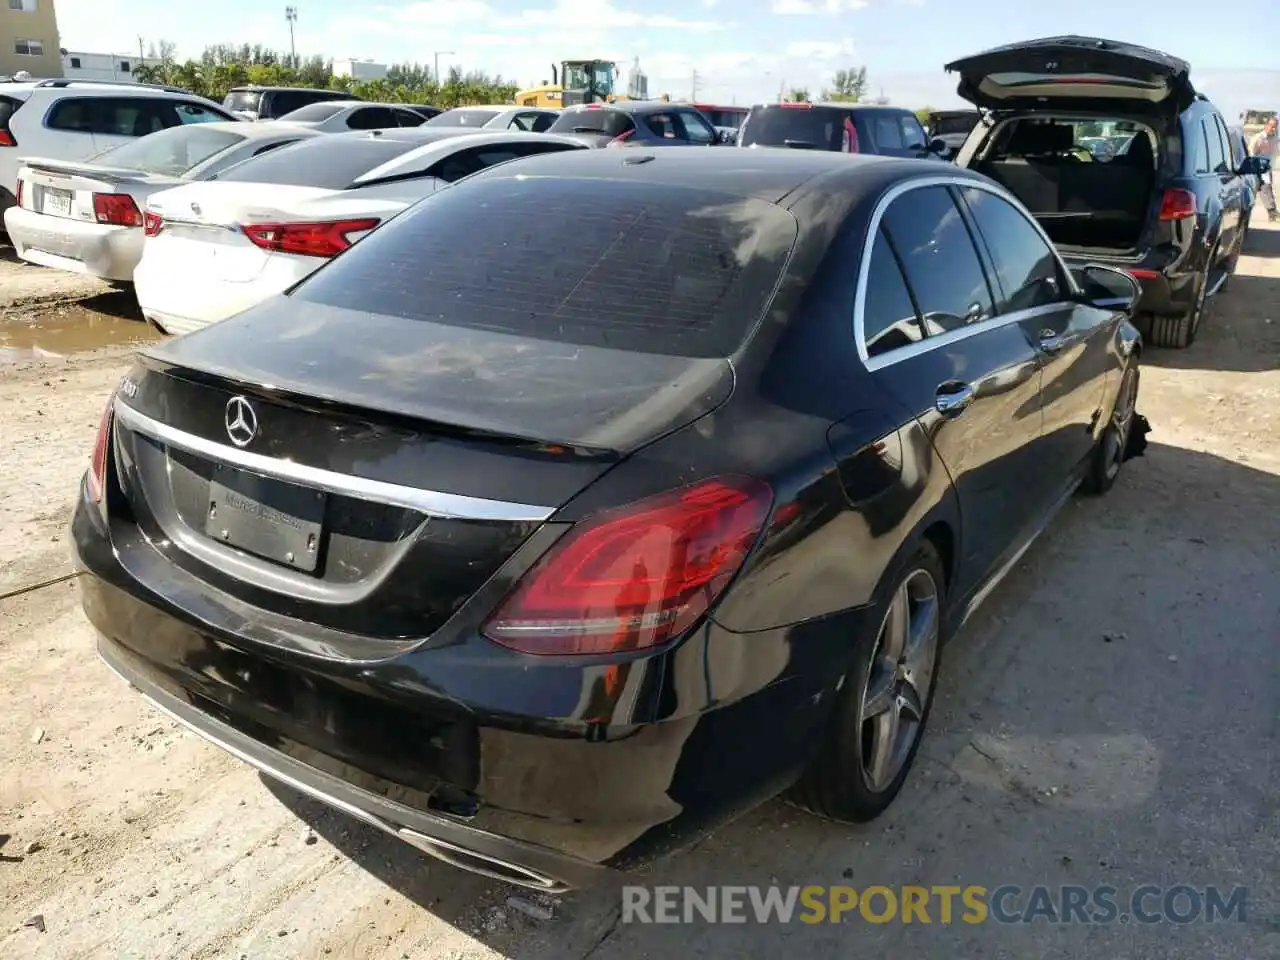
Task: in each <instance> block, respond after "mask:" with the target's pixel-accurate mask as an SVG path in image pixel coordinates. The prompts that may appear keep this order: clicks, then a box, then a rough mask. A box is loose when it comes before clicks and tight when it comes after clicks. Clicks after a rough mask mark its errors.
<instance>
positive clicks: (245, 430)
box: [223, 397, 258, 447]
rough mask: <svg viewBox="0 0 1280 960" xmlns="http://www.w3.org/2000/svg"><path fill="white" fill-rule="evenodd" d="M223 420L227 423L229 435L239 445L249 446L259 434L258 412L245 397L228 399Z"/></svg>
mask: <svg viewBox="0 0 1280 960" xmlns="http://www.w3.org/2000/svg"><path fill="white" fill-rule="evenodd" d="M223 422H224V423H226V425H227V436H228V437H230V438H231V442H232V443H234V444H235V445H236V446H237V447H247V446H248V445H249V443H250V441H252V440H253V438H254V437H256V436H257V435H258V414H257V413H255V412H254V409H253V407H252V406H251V405H250V403H249V401H248V400H246V399H245V398H244V397H232V398H231V399H230V400H228V401H227V411H226V414H225V415H224V416H223Z"/></svg>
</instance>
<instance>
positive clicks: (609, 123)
mask: <svg viewBox="0 0 1280 960" xmlns="http://www.w3.org/2000/svg"><path fill="white" fill-rule="evenodd" d="M635 128H636V125H635V124H634V123H633V122H632V121H631V118H630V117H629V116H627V115H626V114H625V113H623V112H622V111H621V110H566V111H565V112H564V113H562V114H560V116H559V117H557V118H556V122H555V123H553V124H552V125H551V126H549V127H548V128H547V133H598V134H600V135H601V136H605V137H620V136H622V135H623V134H624V133H630V132H631V131H633V130H635Z"/></svg>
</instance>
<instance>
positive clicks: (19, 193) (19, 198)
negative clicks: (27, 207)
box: [13, 177, 22, 206]
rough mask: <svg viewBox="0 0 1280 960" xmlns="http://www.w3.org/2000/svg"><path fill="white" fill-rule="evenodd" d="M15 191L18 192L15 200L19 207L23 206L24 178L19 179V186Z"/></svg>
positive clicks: (14, 196)
mask: <svg viewBox="0 0 1280 960" xmlns="http://www.w3.org/2000/svg"><path fill="white" fill-rule="evenodd" d="M15 189H16V190H17V192H16V193H15V194H14V195H13V199H14V201H15V202H16V203H17V204H18V206H22V177H18V186H17V187H16V188H15Z"/></svg>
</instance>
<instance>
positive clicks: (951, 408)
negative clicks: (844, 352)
mask: <svg viewBox="0 0 1280 960" xmlns="http://www.w3.org/2000/svg"><path fill="white" fill-rule="evenodd" d="M873 226H874V227H875V230H876V232H875V234H874V236H873V238H872V242H871V243H870V251H869V254H868V253H864V255H863V263H862V265H861V275H860V278H859V289H860V291H862V290H865V291H866V293H865V295H863V296H860V298H859V305H858V309H859V315H858V316H857V317H856V318H855V330H856V336H857V338H858V351H859V354H860V355H861V356H862V357H863V359H864V361H865V362H866V365H867V368H868V369H869V370H870V371H871V373H872V376H873V377H874V378H875V379H876V381H877V382H878V383H879V384H880V385H881V386H882V387H883V388H884V389H885V390H886V391H887V392H888V393H889V394H890V395H892V396H893V397H895V398H897V399H898V400H899V401H900V402H901V403H902V405H903V406H904V407H905V410H906V412H908V413H909V414H910V415H911V416H913V417H915V418H916V419H917V420H918V421H919V422H920V424H921V425H922V426H923V427H924V429H925V431H926V432H927V433H928V434H929V436H930V437H931V439H932V442H933V446H934V449H935V450H936V451H937V454H938V457H939V459H940V460H941V461H942V463H943V464H944V466H945V467H946V469H947V471H948V472H949V474H950V476H951V479H952V482H953V483H954V485H955V490H956V494H957V496H958V498H959V503H960V511H961V526H962V532H961V537H960V550H961V554H960V556H959V559H960V561H961V562H960V563H958V564H957V565H956V566H957V570H958V571H961V573H960V575H959V579H958V581H957V583H956V584H954V585H953V586H954V589H955V596H957V597H962V596H965V595H967V594H968V593H970V592H971V591H972V590H973V589H974V588H976V587H977V585H978V584H979V583H981V581H982V579H983V578H984V576H985V574H986V573H987V572H989V571H991V570H992V569H994V568H995V566H996V565H997V564H998V563H999V562H1000V561H1001V559H1002V558H1003V557H1005V556H1006V555H1007V554H1008V553H1009V552H1010V551H1011V550H1013V549H1014V548H1015V545H1016V544H1017V543H1018V542H1019V541H1020V539H1021V536H1022V535H1023V533H1024V531H1025V529H1026V528H1027V527H1028V525H1029V524H1030V523H1031V522H1032V520H1033V517H1034V515H1035V513H1036V508H1037V505H1038V502H1039V501H1040V500H1041V499H1043V498H1041V497H1040V496H1039V495H1038V491H1037V490H1036V486H1035V485H1036V483H1037V480H1038V478H1039V477H1041V476H1042V475H1043V471H1037V469H1036V465H1035V459H1036V453H1037V449H1036V447H1037V444H1038V442H1039V439H1040V435H1041V422H1042V418H1041V413H1040V363H1039V359H1038V357H1037V353H1036V350H1035V348H1034V347H1033V346H1032V344H1031V341H1030V340H1029V339H1028V337H1027V334H1026V331H1025V330H1024V329H1023V324H1022V323H1021V322H1019V319H1018V317H1017V316H1016V315H997V314H996V312H995V299H994V297H993V294H992V288H991V281H990V280H989V278H988V276H987V272H986V270H985V269H984V267H983V263H982V260H981V258H980V256H979V252H978V247H977V245H976V244H975V241H974V237H973V235H972V233H971V231H970V228H969V225H968V223H967V221H966V218H965V217H964V216H963V214H962V212H961V208H960V206H959V200H958V197H956V196H955V195H954V194H953V193H952V191H951V190H950V189H949V188H948V187H947V186H945V185H938V184H936V183H930V182H927V183H926V185H922V186H915V185H913V186H911V187H909V188H908V189H907V190H906V191H905V192H903V193H901V194H899V195H897V196H894V197H893V199H892V200H891V201H890V202H889V204H888V206H887V208H885V209H884V210H883V213H882V216H881V217H880V219H879V222H878V224H873ZM897 274H901V276H902V277H903V278H904V281H905V286H906V290H907V292H908V298H907V300H905V301H904V300H903V298H902V296H901V294H900V293H898V294H895V293H894V292H893V287H894V285H895V283H896V281H895V279H894V278H895V276H896V275H897ZM883 285H888V288H889V290H888V292H882V291H881V287H882V286H883ZM904 312H906V316H905V317H904V316H903V314H904Z"/></svg>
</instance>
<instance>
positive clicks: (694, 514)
mask: <svg viewBox="0 0 1280 960" xmlns="http://www.w3.org/2000/svg"><path fill="white" fill-rule="evenodd" d="M772 502H773V492H772V491H771V490H770V489H769V486H768V485H767V484H765V483H763V482H761V481H758V480H750V479H746V478H740V477H722V478H717V479H712V480H706V481H703V482H701V483H697V484H694V485H693V486H689V487H684V488H682V489H680V490H673V491H671V492H668V493H663V494H659V495H657V496H654V497H649V498H647V499H644V500H640V501H638V502H636V503H634V504H631V505H630V506H628V507H625V508H623V509H620V510H612V511H609V512H607V513H603V514H600V515H599V516H597V517H595V518H592V519H588V520H584V521H583V522H582V523H580V524H579V525H578V526H577V527H576V528H574V529H573V530H571V531H570V532H569V533H567V534H565V535H564V537H563V538H561V540H560V541H558V542H557V543H556V544H555V546H553V547H552V548H551V550H550V551H549V552H548V554H547V555H546V556H545V557H543V558H542V559H541V560H540V561H538V563H537V564H536V565H535V566H534V567H533V569H532V570H530V571H529V572H528V573H527V574H525V576H524V577H523V578H522V579H521V580H520V582H519V583H518V584H517V585H516V587H515V589H514V590H513V591H512V593H511V594H510V595H509V596H508V597H507V599H506V600H504V601H503V602H502V605H501V606H500V607H499V608H498V609H497V611H495V612H494V614H493V615H492V616H491V617H490V618H489V619H488V621H486V623H485V625H484V627H483V628H482V630H483V633H484V634H485V636H487V637H489V638H490V639H492V640H494V641H496V642H498V643H500V644H502V645H503V646H505V647H510V648H512V649H513V650H519V651H521V652H523V653H535V654H599V653H618V652H622V651H627V650H639V649H643V648H646V647H653V646H656V645H658V644H661V643H665V642H666V641H668V640H671V639H673V638H674V637H677V636H679V635H680V634H681V633H683V632H684V631H685V630H688V629H689V628H690V627H691V626H693V624H694V623H695V622H696V621H697V620H698V618H699V617H701V616H702V615H703V614H704V613H705V612H706V611H707V610H708V609H709V608H710V607H711V605H712V604H713V603H714V602H715V601H716V598H717V597H718V596H719V595H720V594H721V593H722V592H723V591H724V589H725V587H727V586H728V585H729V581H730V580H732V579H733V576H734V574H736V573H737V572H738V568H739V567H741V566H742V562H743V560H745V559H746V556H747V553H748V551H750V549H751V546H752V544H754V543H755V541H756V537H757V536H758V535H759V533H760V528H761V526H762V525H763V524H764V521H765V517H766V516H767V515H768V513H769V507H770V505H771V504H772Z"/></svg>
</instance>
